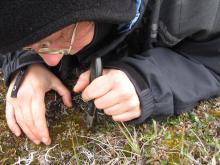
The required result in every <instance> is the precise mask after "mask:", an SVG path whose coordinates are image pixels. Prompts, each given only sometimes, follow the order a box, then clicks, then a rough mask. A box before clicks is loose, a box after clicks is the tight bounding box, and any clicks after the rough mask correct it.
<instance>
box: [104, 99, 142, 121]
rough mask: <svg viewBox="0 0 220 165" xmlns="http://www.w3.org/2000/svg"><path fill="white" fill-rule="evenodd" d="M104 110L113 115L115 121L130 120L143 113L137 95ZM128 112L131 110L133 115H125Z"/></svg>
mask: <svg viewBox="0 0 220 165" xmlns="http://www.w3.org/2000/svg"><path fill="white" fill-rule="evenodd" d="M104 112H105V114H107V115H109V116H112V117H113V119H115V121H128V120H132V119H135V118H137V117H139V116H140V115H141V110H140V103H139V101H138V100H137V99H136V98H135V97H134V98H131V99H129V100H126V101H124V102H121V103H119V104H116V105H114V106H112V107H109V108H106V109H104ZM128 112H131V114H132V116H131V117H129V116H126V115H123V114H127V113H128Z"/></svg>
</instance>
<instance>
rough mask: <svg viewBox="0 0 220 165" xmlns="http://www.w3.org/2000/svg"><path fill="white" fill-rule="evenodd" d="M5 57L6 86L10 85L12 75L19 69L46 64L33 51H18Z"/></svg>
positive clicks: (4, 73)
mask: <svg viewBox="0 0 220 165" xmlns="http://www.w3.org/2000/svg"><path fill="white" fill-rule="evenodd" d="M0 56H4V61H3V66H2V72H3V75H4V81H5V84H6V86H9V85H10V81H11V77H12V75H13V74H14V73H15V72H16V71H18V70H19V69H21V68H23V67H25V66H28V65H30V64H36V63H44V62H43V60H42V58H41V57H40V56H39V55H37V54H36V53H35V52H33V51H24V50H18V51H15V52H13V53H8V54H4V55H2V54H0Z"/></svg>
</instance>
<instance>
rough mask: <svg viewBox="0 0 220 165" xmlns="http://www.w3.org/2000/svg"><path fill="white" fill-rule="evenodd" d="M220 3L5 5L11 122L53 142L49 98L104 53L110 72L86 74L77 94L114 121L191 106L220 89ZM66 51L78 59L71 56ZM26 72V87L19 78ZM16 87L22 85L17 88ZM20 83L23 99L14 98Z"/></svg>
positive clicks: (1, 46)
mask: <svg viewBox="0 0 220 165" xmlns="http://www.w3.org/2000/svg"><path fill="white" fill-rule="evenodd" d="M218 4H219V1H218V0H210V1H207V0H200V1H197V0H184V1H177V0H171V1H161V0H120V1H118V0H108V1H104V0H96V1H91V0H90V1H88V0H80V1H76V0H63V1H58V0H57V1H56V0H55V1H49V0H46V1H44V2H40V1H30V0H29V1H28V2H26V1H16V2H10V3H8V1H6V0H2V1H1V2H0V6H1V8H0V18H1V19H0V38H1V40H0V53H1V56H2V57H3V59H4V61H3V66H2V70H3V73H4V79H5V83H6V85H7V86H8V87H9V88H8V92H7V96H6V119H7V124H8V126H9V128H10V129H11V131H12V132H13V133H14V134H15V135H17V136H19V135H20V134H21V131H23V132H24V133H25V134H26V135H27V136H28V138H30V139H31V140H32V141H33V142H34V143H36V144H39V143H41V142H42V143H44V144H46V145H49V144H50V143H51V139H50V136H49V132H48V128H47V124H46V118H45V111H46V110H45V103H44V96H45V93H46V92H47V91H49V90H55V91H56V92H57V93H58V94H59V95H60V96H61V97H62V100H63V102H64V104H65V105H67V106H69V107H71V106H72V103H71V96H70V91H69V90H68V89H67V88H66V87H65V85H64V83H63V81H64V80H65V78H66V77H67V76H68V74H69V73H70V71H71V69H73V68H76V67H80V66H85V67H87V68H88V66H89V64H90V62H91V58H92V57H93V56H95V57H101V58H102V62H103V66H104V70H103V74H102V76H100V77H98V78H96V79H95V80H94V81H92V82H91V83H90V81H89V76H90V71H89V70H88V71H86V72H84V73H82V74H81V75H80V76H79V79H78V80H77V82H76V85H75V86H74V88H73V91H74V92H79V93H81V94H82V98H83V99H84V100H85V101H90V100H94V103H95V105H96V107H97V108H99V109H103V111H104V113H105V114H106V115H109V116H111V117H112V119H113V120H115V121H121V122H129V123H133V124H139V123H143V122H145V121H147V120H149V119H150V118H154V117H166V116H171V115H178V114H181V113H183V112H188V111H190V110H192V108H194V107H195V106H196V105H197V104H198V102H199V101H200V100H204V99H208V98H211V97H215V96H219V94H220V76H219V74H220V67H219V60H220V56H219V46H218V45H219V44H220V38H219V34H220V17H219V11H220V10H219V5H218ZM67 54H69V55H73V56H66V55H67ZM21 73H23V76H22V77H20V79H21V78H23V80H22V82H21V84H20V86H19V88H17V87H18V86H15V85H16V82H17V80H18V77H19V75H22V74H21ZM14 87H16V88H14ZM13 90H17V95H16V97H12V95H11V94H12V92H13Z"/></svg>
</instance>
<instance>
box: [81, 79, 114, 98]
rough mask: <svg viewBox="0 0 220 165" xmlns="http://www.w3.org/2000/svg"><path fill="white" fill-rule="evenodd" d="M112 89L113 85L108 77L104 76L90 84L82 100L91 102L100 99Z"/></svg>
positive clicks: (83, 93)
mask: <svg viewBox="0 0 220 165" xmlns="http://www.w3.org/2000/svg"><path fill="white" fill-rule="evenodd" d="M111 89H112V83H111V82H110V81H109V77H108V75H103V76H100V77H98V78H96V79H95V80H94V81H92V82H91V84H89V86H87V87H86V88H85V90H84V91H83V92H82V98H83V100H85V101H89V100H92V99H95V98H99V97H101V96H103V95H105V94H106V93H108V92H109V91H110V90H111Z"/></svg>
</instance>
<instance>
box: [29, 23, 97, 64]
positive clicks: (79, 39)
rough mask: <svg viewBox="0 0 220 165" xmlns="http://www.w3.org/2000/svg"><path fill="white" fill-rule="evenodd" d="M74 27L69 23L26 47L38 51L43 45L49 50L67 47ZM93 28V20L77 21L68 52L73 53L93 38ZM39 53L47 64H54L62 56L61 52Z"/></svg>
mask: <svg viewBox="0 0 220 165" xmlns="http://www.w3.org/2000/svg"><path fill="white" fill-rule="evenodd" d="M74 28H76V24H72V25H69V26H67V27H65V28H64V29H62V30H60V31H57V32H55V33H53V34H52V35H50V36H48V37H46V38H44V39H43V40H41V41H39V42H37V43H34V44H32V45H29V46H28V47H31V48H32V49H34V50H35V51H36V52H38V51H39V50H40V49H41V48H42V47H45V45H46V47H47V48H48V49H49V50H60V49H69V48H70V45H71V44H70V43H71V39H72V35H73V31H74ZM94 30H95V24H94V23H93V22H79V23H78V25H77V28H76V29H75V38H74V41H73V42H72V45H71V46H72V48H71V49H70V54H75V53H77V52H78V51H80V50H81V49H82V48H84V47H85V46H86V45H88V44H89V43H90V42H91V41H92V39H93V36H94ZM39 55H40V56H41V57H42V58H43V60H44V62H45V63H46V64H47V65H49V66H56V65H57V64H58V63H59V62H60V60H61V59H62V58H63V55H62V54H53V55H51V54H45V53H39Z"/></svg>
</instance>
